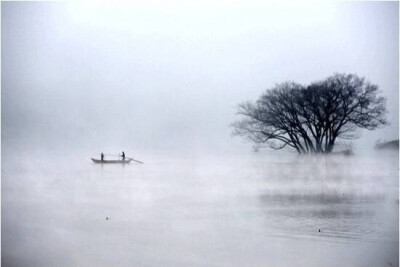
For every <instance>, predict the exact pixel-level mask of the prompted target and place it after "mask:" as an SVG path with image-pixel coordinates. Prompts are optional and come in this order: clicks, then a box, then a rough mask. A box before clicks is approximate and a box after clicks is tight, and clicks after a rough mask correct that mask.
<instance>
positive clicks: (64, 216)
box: [1, 151, 399, 266]
mask: <svg viewBox="0 0 400 267" xmlns="http://www.w3.org/2000/svg"><path fill="white" fill-rule="evenodd" d="M3 155H4V154H3ZM9 155H10V156H9ZM91 156H96V155H95V154H90V152H87V153H81V152H79V153H78V152H77V153H70V154H66V155H60V154H58V155H55V154H54V153H49V152H48V151H43V152H38V151H26V152H24V153H18V154H17V155H15V156H11V153H10V154H8V155H7V157H3V160H2V246H1V247H2V263H3V264H2V265H3V266H398V241H399V240H398V236H399V232H398V226H399V221H398V209H399V206H398V205H399V204H398V186H399V184H398V170H399V166H398V152H397V151H392V152H391V151H386V152H377V151H375V152H371V153H365V154H364V153H357V154H356V155H354V156H349V157H345V156H329V157H299V156H297V155H296V154H294V153H288V152H273V151H272V152H271V151H269V152H261V153H252V152H249V153H247V154H246V153H245V154H221V153H216V154H213V153H201V154H196V153H182V154H179V153H175V154H173V155H172V154H168V153H157V154H156V153H154V154H149V153H147V154H146V153H144V152H143V153H138V154H137V155H134V156H136V157H137V158H138V159H140V160H143V161H145V163H144V164H142V165H141V164H136V163H131V164H129V165H100V164H94V163H92V162H91V161H90V157H91ZM127 156H130V155H129V154H128V155H127ZM107 217H108V218H109V219H108V220H107V219H106V218H107ZM319 230H320V232H319Z"/></svg>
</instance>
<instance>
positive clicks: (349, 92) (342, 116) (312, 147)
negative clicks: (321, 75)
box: [232, 74, 387, 153]
mask: <svg viewBox="0 0 400 267" xmlns="http://www.w3.org/2000/svg"><path fill="white" fill-rule="evenodd" d="M238 114H239V115H241V116H242V119H241V120H238V121H236V122H234V123H233V124H232V126H233V128H234V130H233V134H235V135H239V136H242V137H245V138H247V139H249V140H250V141H252V142H254V143H256V144H267V145H268V146H269V147H271V148H273V149H282V148H284V147H292V148H294V149H296V150H297V152H299V153H330V152H332V150H333V148H334V145H335V142H336V141H337V140H338V139H354V138H357V137H358V135H357V129H359V128H364V129H368V130H374V129H376V128H377V127H380V126H383V125H386V124H387V121H386V119H385V114H386V100H385V98H384V97H382V96H379V89H378V86H377V85H375V84H371V83H370V82H368V81H366V80H365V79H364V78H360V77H358V76H357V75H354V74H335V75H333V76H331V77H328V78H326V79H325V80H322V81H318V82H314V83H311V84H310V85H308V86H303V85H301V84H298V83H295V82H284V83H280V84H277V85H276V86H275V87H274V88H272V89H270V90H267V91H266V92H265V93H264V94H263V95H262V96H261V97H260V98H259V99H258V100H257V101H256V102H255V103H252V102H245V103H242V104H240V105H239V106H238Z"/></svg>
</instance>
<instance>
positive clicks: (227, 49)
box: [1, 1, 399, 150]
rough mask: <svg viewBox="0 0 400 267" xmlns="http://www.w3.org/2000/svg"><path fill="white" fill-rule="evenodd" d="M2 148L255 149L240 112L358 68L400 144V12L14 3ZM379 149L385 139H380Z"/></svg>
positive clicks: (381, 134) (371, 135)
mask: <svg viewBox="0 0 400 267" xmlns="http://www.w3.org/2000/svg"><path fill="white" fill-rule="evenodd" d="M1 9H2V136H3V137H2V138H3V146H6V147H7V146H9V145H10V146H11V145H16V148H21V147H24V146H44V147H47V146H50V147H55V148H60V149H61V148H75V147H76V148H82V147H84V148H89V149H97V148H99V149H103V148H106V147H130V148H134V149H135V148H137V149H142V150H158V149H176V150H191V149H192V150H196V149H200V148H210V149H219V150H230V149H233V148H240V149H243V148H244V149H251V144H246V143H244V141H243V140H242V139H240V138H239V137H236V138H232V137H231V136H230V133H231V128H230V127H229V124H230V123H231V122H232V121H234V120H236V119H239V117H237V116H236V115H235V106H236V105H237V104H239V103H240V102H243V101H247V100H251V101H255V100H256V99H257V98H258V97H259V96H260V95H261V94H262V93H263V92H265V90H267V89H268V88H271V87H272V86H274V84H276V83H280V82H284V81H287V80H291V81H297V82H300V83H302V84H308V83H310V82H313V81H317V80H321V79H324V78H326V77H327V76H329V75H332V74H333V73H335V72H346V73H356V74H358V75H359V76H364V77H366V79H367V80H369V81H371V82H373V83H375V84H377V85H378V86H379V87H380V89H381V90H382V93H383V95H384V96H386V97H387V98H388V102H387V107H388V111H389V113H388V119H389V121H390V123H391V125H390V126H388V127H386V128H384V129H381V130H376V131H374V132H368V131H361V134H362V137H361V138H360V140H358V141H357V143H358V144H369V143H370V142H375V141H376V140H377V139H386V140H391V139H397V138H398V121H399V119H398V100H399V95H398V92H399V81H398V73H399V65H398V60H399V54H398V48H399V47H398V45H399V44H398V34H399V29H398V3H396V2H352V3H350V2H325V3H315V2H314V3H312V2H303V3H301V2H300V3H290V2H288V3H285V4H282V3H278V2H268V3H261V2H256V1H243V2H236V3H227V2H219V3H218V4H217V3H213V2H211V1H208V2H207V1H206V2H204V3H202V4H194V3H181V2H167V3H164V4H161V3H160V2H159V3H157V2H152V3H150V4H144V3H143V2H135V3H131V4H129V5H128V4H122V3H121V4H118V5H117V4H112V2H109V3H102V4H96V5H93V4H83V3H72V2H69V3H68V4H66V3H60V2H58V3H54V2H53V3H49V2H3V3H2V6H1ZM371 146H373V144H371Z"/></svg>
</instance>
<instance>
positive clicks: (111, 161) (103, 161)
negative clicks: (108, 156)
mask: <svg viewBox="0 0 400 267" xmlns="http://www.w3.org/2000/svg"><path fill="white" fill-rule="evenodd" d="M91 159H92V160H93V162H94V163H122V164H125V163H129V162H131V161H132V159H125V160H101V159H94V158H91Z"/></svg>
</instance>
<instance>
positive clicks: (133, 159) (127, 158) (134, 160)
mask: <svg viewBox="0 0 400 267" xmlns="http://www.w3.org/2000/svg"><path fill="white" fill-rule="evenodd" d="M126 158H127V159H131V160H133V161H136V162H137V163H140V164H143V162H141V161H139V160H136V159H134V158H128V157H126Z"/></svg>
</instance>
